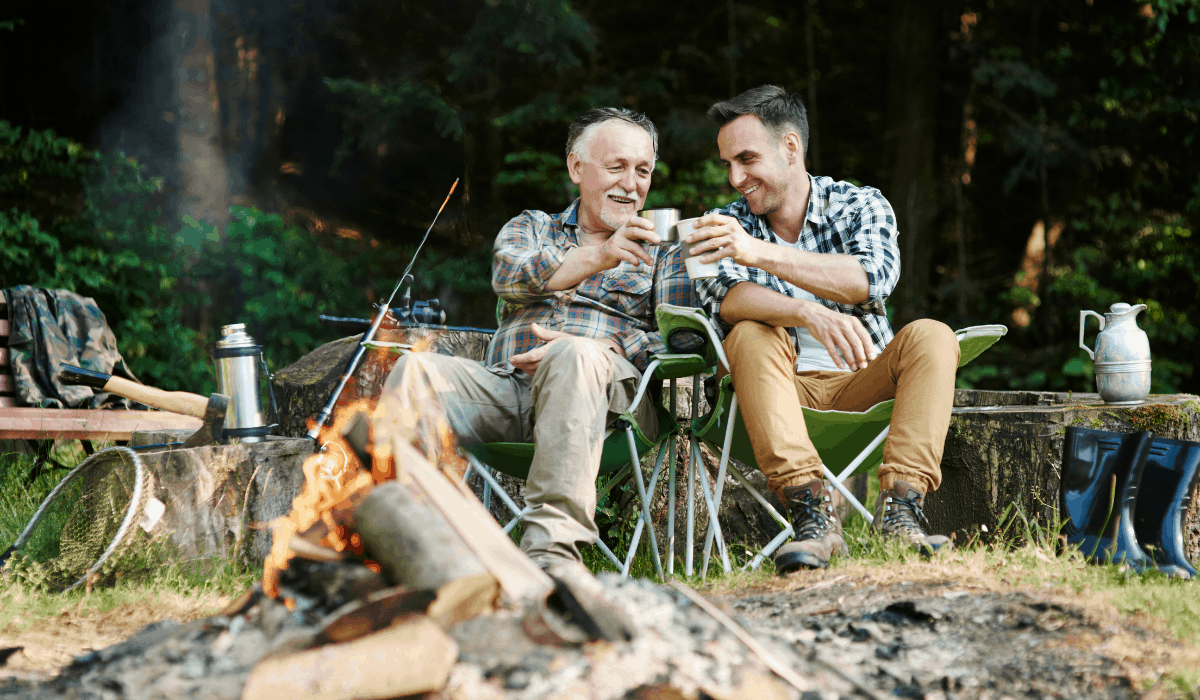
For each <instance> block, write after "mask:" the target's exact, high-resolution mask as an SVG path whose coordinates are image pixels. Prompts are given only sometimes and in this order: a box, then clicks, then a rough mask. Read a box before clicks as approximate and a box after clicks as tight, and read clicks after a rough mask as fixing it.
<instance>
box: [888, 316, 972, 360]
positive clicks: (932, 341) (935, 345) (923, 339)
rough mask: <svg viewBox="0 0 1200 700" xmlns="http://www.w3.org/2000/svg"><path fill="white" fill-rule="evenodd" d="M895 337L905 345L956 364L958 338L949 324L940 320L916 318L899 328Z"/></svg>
mask: <svg viewBox="0 0 1200 700" xmlns="http://www.w3.org/2000/svg"><path fill="white" fill-rule="evenodd" d="M896 338H897V339H898V340H900V341H901V342H902V343H904V344H905V345H906V346H911V347H913V348H920V349H921V351H922V352H925V353H932V354H935V355H937V356H939V357H942V358H944V359H946V360H947V361H952V362H953V364H952V365H951V366H953V367H957V366H958V354H959V350H958V338H957V337H956V336H955V335H954V331H953V330H951V328H950V326H947V325H946V324H944V323H942V322H941V321H935V320H933V319H931V318H922V319H918V320H916V321H913V322H912V323H909V324H908V325H907V326H905V327H904V328H901V329H900V332H899V333H897V334H896Z"/></svg>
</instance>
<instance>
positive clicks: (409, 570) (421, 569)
mask: <svg viewBox="0 0 1200 700" xmlns="http://www.w3.org/2000/svg"><path fill="white" fill-rule="evenodd" d="M354 520H355V528H356V529H357V530H358V534H359V536H360V537H362V540H363V543H364V545H365V546H366V551H367V553H368V555H369V556H370V557H371V558H372V559H374V560H375V561H377V562H379V564H380V566H382V567H383V572H384V574H385V575H386V576H387V577H388V578H389V579H390V580H392V581H394V582H396V583H399V584H403V585H406V586H412V587H414V588H439V587H441V586H442V584H445V583H448V582H450V581H453V580H455V579H458V578H463V577H465V576H475V575H478V574H483V573H485V572H486V570H485V569H484V568H483V564H481V563H480V562H479V559H478V558H476V557H475V555H474V553H472V552H471V549H470V548H469V547H467V545H466V544H465V543H464V542H463V541H462V539H461V538H460V537H459V536H458V533H457V532H455V531H454V529H453V528H451V527H450V523H448V522H447V521H446V518H445V516H443V515H442V514H441V512H439V511H438V509H437V508H435V507H434V506H433V505H432V504H431V503H429V502H428V500H427V499H424V498H421V495H420V494H419V493H418V492H417V491H415V490H414V489H412V488H408V487H407V486H406V485H403V484H400V483H398V482H395V481H393V482H389V483H386V484H382V485H380V486H379V487H377V488H375V489H373V490H372V491H371V493H370V494H369V495H368V496H367V497H366V498H365V499H363V502H362V504H361V505H359V506H358V508H357V509H356V510H355V511H354Z"/></svg>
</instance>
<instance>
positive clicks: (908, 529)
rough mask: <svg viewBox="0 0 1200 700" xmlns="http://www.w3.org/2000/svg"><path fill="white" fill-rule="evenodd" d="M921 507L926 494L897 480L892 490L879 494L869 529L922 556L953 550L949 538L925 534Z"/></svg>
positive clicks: (925, 523) (924, 520)
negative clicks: (898, 541) (873, 520)
mask: <svg viewBox="0 0 1200 700" xmlns="http://www.w3.org/2000/svg"><path fill="white" fill-rule="evenodd" d="M924 503H925V494H923V493H921V492H920V491H918V490H916V489H914V488H913V487H912V486H910V485H909V484H908V482H905V481H900V480H899V479H897V480H896V483H895V484H893V485H892V488H890V489H884V490H883V491H880V492H879V498H878V499H876V501H875V522H874V523H872V524H871V527H873V528H874V529H875V530H876V531H877V532H881V533H883V534H884V535H887V536H889V537H895V538H897V539H900V540H902V541H904V542H907V543H909V544H910V545H912V548H913V549H915V550H917V551H918V552H920V553H921V554H923V555H925V556H929V555H931V554H933V553H934V552H936V551H938V550H939V549H954V545H953V544H952V543H951V542H950V538H949V537H946V536H945V535H927V534H925V527H924V526H928V525H929V521H927V520H926V519H925V512H924V511H923V510H922V506H923V505H924Z"/></svg>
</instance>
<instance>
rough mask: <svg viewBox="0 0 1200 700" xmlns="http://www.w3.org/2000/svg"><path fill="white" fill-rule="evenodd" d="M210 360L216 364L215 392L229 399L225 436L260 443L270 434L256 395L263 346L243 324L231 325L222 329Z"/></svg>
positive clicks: (257, 394)
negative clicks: (255, 341) (257, 343)
mask: <svg viewBox="0 0 1200 700" xmlns="http://www.w3.org/2000/svg"><path fill="white" fill-rule="evenodd" d="M213 361H214V362H215V363H216V365H217V392H218V393H221V394H224V395H226V396H228V397H229V412H228V413H227V414H226V416H225V437H226V438H238V439H239V440H241V441H242V442H259V441H261V440H262V439H263V436H265V435H267V434H268V433H269V432H270V426H268V425H266V420H265V419H264V417H263V411H262V400H261V397H260V393H259V391H260V390H259V386H260V382H259V378H260V375H259V367H260V366H261V364H262V346H261V345H256V344H255V343H254V339H253V338H251V337H250V336H249V335H248V334H247V333H246V324H244V323H231V324H229V325H227V326H222V327H221V339H220V340H218V341H217V346H216V348H214V349H213Z"/></svg>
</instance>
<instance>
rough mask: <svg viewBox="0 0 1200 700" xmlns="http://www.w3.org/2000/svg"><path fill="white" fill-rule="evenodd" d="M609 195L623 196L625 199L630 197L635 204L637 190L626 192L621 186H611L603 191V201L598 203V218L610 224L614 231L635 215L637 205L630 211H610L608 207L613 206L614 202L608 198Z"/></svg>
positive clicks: (605, 223) (606, 224) (607, 224)
mask: <svg viewBox="0 0 1200 700" xmlns="http://www.w3.org/2000/svg"><path fill="white" fill-rule="evenodd" d="M609 195H613V196H615V197H625V198H626V199H632V200H633V201H634V204H635V205H636V204H637V199H638V197H637V192H628V191H626V190H625V189H624V188H622V187H613V188H612V189H610V190H609V191H607V192H605V193H604V202H603V203H602V204H601V205H600V220H601V221H603V222H604V225H605V226H610V227H612V230H614V231H616V230H617V229H619V228H621V227H622V226H624V225H625V224H626V223H627V222H628V221H629V220H630V219H632V218H633V217H634V216H636V215H637V211H636V209H637V207H636V206H635V207H634V209H635V210H634V211H631V212H624V211H622V212H615V211H612V210H611V209H609V207H611V206H615V203H614V202H612V200H610V199H609V198H608V196H609Z"/></svg>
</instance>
